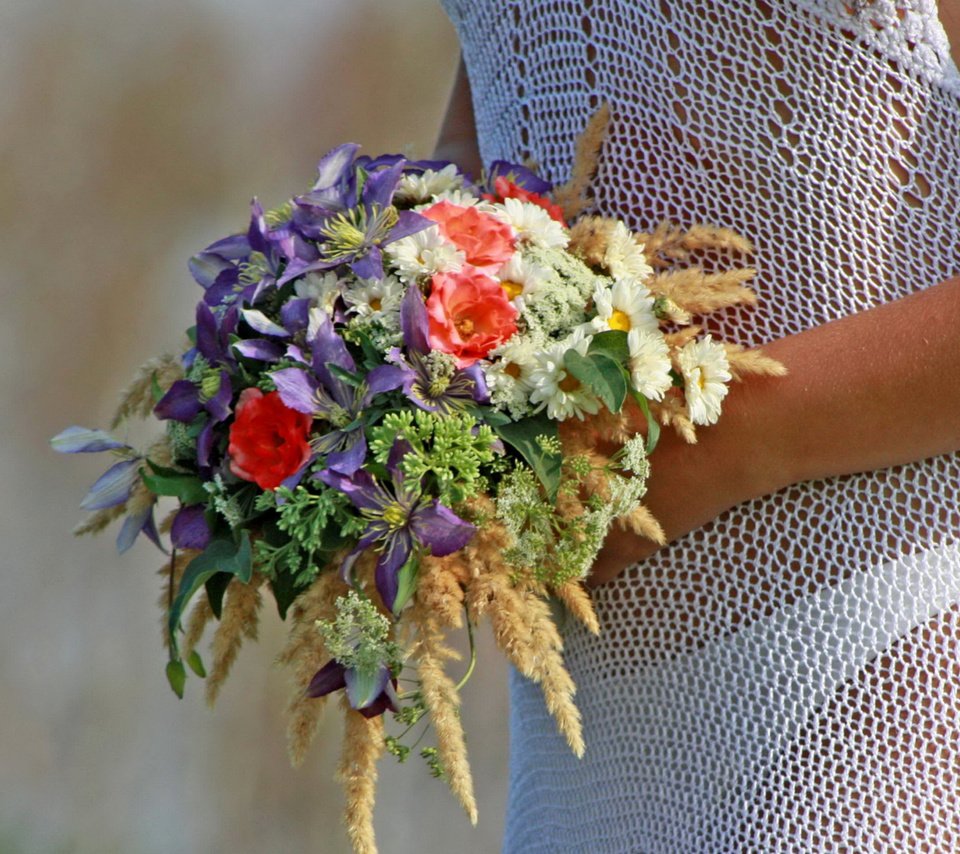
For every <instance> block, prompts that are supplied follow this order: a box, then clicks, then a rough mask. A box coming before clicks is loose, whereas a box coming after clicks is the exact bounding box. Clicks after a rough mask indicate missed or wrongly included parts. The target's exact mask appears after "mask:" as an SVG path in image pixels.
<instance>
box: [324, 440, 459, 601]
mask: <svg viewBox="0 0 960 854" xmlns="http://www.w3.org/2000/svg"><path fill="white" fill-rule="evenodd" d="M409 450H410V445H409V444H408V443H407V442H406V441H404V440H398V441H397V442H396V443H395V444H394V446H393V449H392V450H391V452H390V458H389V460H388V461H387V471H388V472H389V474H390V480H391V484H390V487H391V488H387V487H384V486H382V485H381V484H379V483H377V482H376V481H375V480H374V479H373V477H371V475H370V474H369V473H368V472H367V471H365V470H363V469H360V470H358V471H356V472H354V473H353V474H352V475H351V476H346V475H343V474H341V473H339V472H336V471H333V470H331V469H325V470H324V471H322V472H320V473H319V475H317V477H319V479H320V480H322V481H323V482H324V483H325V484H327V486H331V487H333V488H334V489H337V490H339V491H340V492H342V493H343V494H344V495H346V496H347V498H349V499H350V501H351V502H352V503H353V505H354V506H355V507H356V508H358V509H359V510H360V514H361V515H362V516H363V517H364V518H366V519H367V528H366V530H365V531H364V532H363V535H362V536H361V537H360V541H359V542H358V543H357V545H356V547H355V548H354V549H353V551H352V552H351V553H350V554H349V555H347V557H346V559H345V560H344V562H343V565H342V566H341V568H340V572H341V574H342V576H343V578H344V580H345V581H349V578H350V573H351V570H352V569H353V564H354V563H355V562H356V559H357V558H358V557H359V556H360V554H361V553H362V552H364V551H365V550H366V549H368V548H371V547H372V546H374V545H378V546H379V550H380V557H379V558H378V560H377V568H376V574H375V581H376V585H377V590H378V591H379V593H380V597H381V598H382V599H383V602H384V604H385V605H386V606H387V607H388V608H390V609H391V610H392V609H393V608H394V606H395V604H396V601H397V594H398V592H399V581H398V574H399V572H400V570H401V568H402V567H403V565H404V564H405V563H406V562H407V560H408V559H409V558H410V557H411V555H414V554H415V553H416V552H417V551H419V550H420V549H423V548H426V549H429V550H430V553H431V554H433V555H436V556H437V557H443V556H444V555H448V554H453V553H454V552H456V551H459V550H460V549H462V548H463V547H464V546H465V545H466V544H467V543H468V542H469V541H470V538H471V537H473V535H474V533H475V532H476V528H475V527H474V526H473V525H471V524H470V523H469V522H465V521H464V520H463V519H461V518H460V517H459V516H457V515H456V514H455V513H454V512H453V511H452V510H451V509H450V508H449V507H445V506H444V505H443V504H441V503H440V502H439V501H436V500H430V499H429V498H426V497H424V496H423V494H422V492H421V484H419V483H416V484H409V483H407V482H405V479H404V475H403V472H402V471H401V469H400V460H401V459H402V458H403V456H404V454H406V453H408V452H409Z"/></svg>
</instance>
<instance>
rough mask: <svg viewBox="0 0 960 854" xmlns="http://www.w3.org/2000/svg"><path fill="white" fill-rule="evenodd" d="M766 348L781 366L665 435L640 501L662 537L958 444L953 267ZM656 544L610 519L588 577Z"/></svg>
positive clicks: (959, 366)
mask: <svg viewBox="0 0 960 854" xmlns="http://www.w3.org/2000/svg"><path fill="white" fill-rule="evenodd" d="M764 352H765V353H766V354H767V355H769V356H772V357H773V358H775V359H779V360H780V361H781V362H783V363H784V364H785V365H786V366H787V368H788V370H789V372H790V373H789V374H788V376H786V377H782V378H776V379H766V378H755V379H751V380H750V381H748V382H746V383H743V384H742V385H741V384H736V383H735V384H734V385H733V387H732V388H731V390H730V394H729V395H728V396H727V399H726V401H725V402H724V411H723V415H722V416H721V418H720V421H719V422H718V423H717V424H716V425H714V426H713V427H704V428H701V429H700V430H699V431H698V438H699V442H698V444H696V445H692V446H691V445H686V444H685V443H683V442H682V441H681V440H679V439H677V438H676V437H675V436H674V435H673V433H672V431H671V430H665V431H664V433H663V434H662V436H661V440H660V444H659V445H658V447H657V449H656V450H655V451H654V453H653V455H652V457H651V467H652V474H651V477H650V482H649V492H648V493H647V496H646V498H645V499H644V503H645V504H647V506H648V507H649V508H650V510H651V511H652V512H653V514H654V515H655V516H656V517H657V519H658V520H659V522H660V524H661V525H662V526H663V528H664V531H665V533H666V536H667V540H668V541H670V540H674V539H676V538H678V537H680V536H682V535H683V534H685V533H687V532H688V531H691V530H693V529H695V528H698V527H700V526H701V525H704V524H706V523H707V522H709V521H710V520H711V519H713V518H715V517H716V516H717V515H719V514H720V513H722V512H723V511H724V510H727V509H728V508H730V507H733V506H734V505H736V504H739V503H740V502H742V501H746V500H748V499H751V498H756V497H758V496H760V495H766V494H768V493H771V492H775V491H777V490H778V489H781V488H783V487H785V486H788V485H789V484H792V483H797V482H800V481H804V480H811V479H815V478H823V477H831V476H834V475H844V474H852V473H854V472H860V471H870V470H874V469H880V468H886V467H888V466H893V465H898V464H902V463H907V462H911V461H914V460H921V459H924V458H926V457H931V456H935V455H937V454H944V453H949V452H951V451H957V450H960V277H956V278H953V279H949V280H948V281H945V282H942V283H941V284H939V285H936V286H934V287H931V288H927V289H926V290H923V291H919V292H917V293H914V294H911V295H910V296H907V297H904V298H902V299H899V300H896V301H894V302H891V303H886V304H884V305H880V306H877V307H876V308H873V309H870V310H868V311H864V312H860V313H858V314H854V315H850V316H848V317H844V318H841V319H839V320H835V321H833V322H831V323H826V324H824V325H823V326H818V327H814V328H813V329H809V330H807V331H805V332H801V333H799V334H797V335H791V336H790V337H788V338H782V339H780V340H778V341H774V342H773V343H771V344H769V345H766V346H765V347H764ZM656 548H657V547H656V545H654V544H653V543H651V542H650V541H649V540H645V539H642V538H640V537H638V536H636V535H634V534H631V533H627V532H622V531H620V530H619V529H617V528H615V529H614V530H612V531H611V532H610V535H609V536H608V538H607V543H606V545H605V546H604V548H603V550H602V551H601V553H600V555H599V557H598V559H597V562H596V564H595V567H594V570H593V574H592V575H591V578H590V582H591V584H599V583H602V582H603V581H606V580H608V579H610V578H613V577H614V576H616V575H618V574H619V573H620V572H621V571H622V570H623V569H624V568H625V567H626V566H628V565H629V564H631V563H635V562H636V561H638V560H642V559H643V558H645V557H647V556H648V555H650V554H651V553H653V552H654V551H655V550H656Z"/></svg>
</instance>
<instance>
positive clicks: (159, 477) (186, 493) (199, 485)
mask: <svg viewBox="0 0 960 854" xmlns="http://www.w3.org/2000/svg"><path fill="white" fill-rule="evenodd" d="M147 465H148V466H150V468H151V470H152V471H153V474H148V473H147V472H146V470H144V469H141V470H140V476H141V477H142V478H143V483H144V485H145V486H146V487H147V489H149V490H150V491H151V492H152V493H153V494H154V495H172V496H173V497H174V498H179V499H180V501H181V503H183V504H203V503H205V502H206V500H207V498H209V495H208V494H207V491H206V490H205V489H204V488H203V481H202V480H200V478H199V477H197V476H196V475H193V474H186V473H184V472H180V471H177V470H176V469H169V468H164V467H163V466H158V465H156V464H155V463H153V462H151V461H150V460H147Z"/></svg>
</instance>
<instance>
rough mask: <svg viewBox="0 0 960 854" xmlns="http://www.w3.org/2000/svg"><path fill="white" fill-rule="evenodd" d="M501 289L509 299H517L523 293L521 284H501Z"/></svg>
mask: <svg viewBox="0 0 960 854" xmlns="http://www.w3.org/2000/svg"><path fill="white" fill-rule="evenodd" d="M500 287H501V288H503V289H504V291H506V294H507V299H516V298H517V297H518V296H520V294H522V293H523V285H521V284H520V283H519V282H500Z"/></svg>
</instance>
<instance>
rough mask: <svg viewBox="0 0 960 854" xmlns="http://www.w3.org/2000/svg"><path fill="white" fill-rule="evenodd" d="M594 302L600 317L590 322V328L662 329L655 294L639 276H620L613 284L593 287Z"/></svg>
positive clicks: (596, 329) (605, 329)
mask: <svg viewBox="0 0 960 854" xmlns="http://www.w3.org/2000/svg"><path fill="white" fill-rule="evenodd" d="M593 305H594V308H595V309H596V312H597V316H596V317H595V318H594V319H593V320H592V321H590V327H591V329H592V331H594V332H606V331H607V330H609V329H619V330H620V331H621V332H630V331H631V330H632V329H642V330H644V331H646V332H655V331H656V330H657V329H658V328H659V324H658V323H657V316H656V315H655V314H654V313H653V297H652V296H651V295H650V291H648V290H647V288H646V286H645V285H643V284H641V283H640V281H639V280H637V279H617V280H616V281H615V282H614V283H613V286H612V287H609V286H607V285H604V284H598V285H597V286H596V287H595V288H594V290H593Z"/></svg>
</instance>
